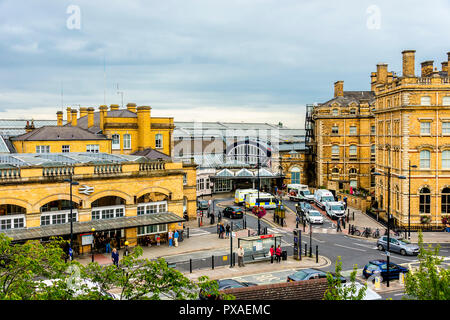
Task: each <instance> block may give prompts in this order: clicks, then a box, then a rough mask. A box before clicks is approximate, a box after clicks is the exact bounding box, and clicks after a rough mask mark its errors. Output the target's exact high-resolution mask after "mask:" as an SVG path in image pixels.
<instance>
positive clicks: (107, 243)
mask: <svg viewBox="0 0 450 320" xmlns="http://www.w3.org/2000/svg"><path fill="white" fill-rule="evenodd" d="M106 253H111V238H110V237H109V236H107V237H106Z"/></svg>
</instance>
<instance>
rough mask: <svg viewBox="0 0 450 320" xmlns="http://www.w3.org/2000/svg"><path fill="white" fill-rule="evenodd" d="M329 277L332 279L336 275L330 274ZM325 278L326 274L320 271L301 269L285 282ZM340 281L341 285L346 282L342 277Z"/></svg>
mask: <svg viewBox="0 0 450 320" xmlns="http://www.w3.org/2000/svg"><path fill="white" fill-rule="evenodd" d="M330 273H331V272H330ZM331 275H332V276H333V277H334V278H336V275H335V274H334V273H331ZM326 277H327V273H326V272H324V271H322V270H319V269H302V270H298V271H297V272H295V273H293V274H291V275H289V276H288V277H287V282H291V281H302V280H311V279H322V278H326ZM340 279H341V282H342V283H345V282H347V279H345V278H344V277H341V278H340Z"/></svg>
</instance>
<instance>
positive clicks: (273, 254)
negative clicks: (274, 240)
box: [269, 245, 275, 263]
mask: <svg viewBox="0 0 450 320" xmlns="http://www.w3.org/2000/svg"><path fill="white" fill-rule="evenodd" d="M269 252H270V263H273V257H274V256H275V248H274V246H273V245H272V246H271V247H270V250H269Z"/></svg>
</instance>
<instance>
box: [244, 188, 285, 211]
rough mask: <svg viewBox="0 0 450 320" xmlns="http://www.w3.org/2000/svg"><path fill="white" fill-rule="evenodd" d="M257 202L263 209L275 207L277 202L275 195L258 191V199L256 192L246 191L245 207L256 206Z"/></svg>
mask: <svg viewBox="0 0 450 320" xmlns="http://www.w3.org/2000/svg"><path fill="white" fill-rule="evenodd" d="M258 203H259V206H260V207H264V208H265V209H276V207H277V203H276V202H275V197H274V196H273V195H271V194H270V193H265V192H260V193H259V199H258V192H256V193H248V194H247V195H246V196H245V207H247V208H249V209H251V208H253V207H255V206H257V205H258Z"/></svg>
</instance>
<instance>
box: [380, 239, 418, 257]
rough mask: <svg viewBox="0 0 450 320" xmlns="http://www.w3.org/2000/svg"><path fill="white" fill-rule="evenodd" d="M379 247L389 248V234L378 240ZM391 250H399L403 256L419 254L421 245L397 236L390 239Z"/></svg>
mask: <svg viewBox="0 0 450 320" xmlns="http://www.w3.org/2000/svg"><path fill="white" fill-rule="evenodd" d="M377 247H378V250H380V251H385V250H386V249H387V236H382V237H381V238H379V239H378V241H377ZM389 251H392V252H398V253H400V254H401V255H402V256H406V255H411V256H414V255H418V254H419V246H418V245H417V244H412V243H409V242H408V241H406V240H404V239H399V238H396V237H390V239H389Z"/></svg>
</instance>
